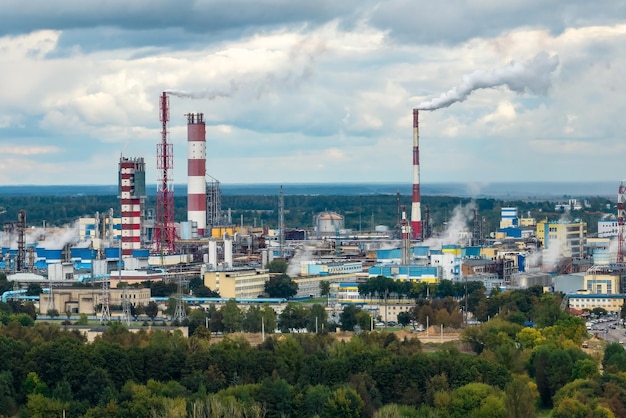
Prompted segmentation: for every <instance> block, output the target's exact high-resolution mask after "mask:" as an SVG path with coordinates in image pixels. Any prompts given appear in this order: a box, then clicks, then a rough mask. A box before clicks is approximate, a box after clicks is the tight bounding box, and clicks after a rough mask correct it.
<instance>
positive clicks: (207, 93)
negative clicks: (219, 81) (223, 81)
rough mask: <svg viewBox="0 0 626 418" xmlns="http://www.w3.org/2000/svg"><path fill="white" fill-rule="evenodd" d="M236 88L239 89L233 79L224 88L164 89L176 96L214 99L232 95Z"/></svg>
mask: <svg viewBox="0 0 626 418" xmlns="http://www.w3.org/2000/svg"><path fill="white" fill-rule="evenodd" d="M237 90H239V86H238V84H237V83H235V82H234V81H231V82H230V87H229V88H228V89H226V90H206V89H204V90H198V91H187V90H177V89H169V90H165V93H167V94H170V95H172V96H176V97H183V98H186V99H207V100H215V99H221V98H228V97H232V96H233V95H234V94H235V93H236V92H237Z"/></svg>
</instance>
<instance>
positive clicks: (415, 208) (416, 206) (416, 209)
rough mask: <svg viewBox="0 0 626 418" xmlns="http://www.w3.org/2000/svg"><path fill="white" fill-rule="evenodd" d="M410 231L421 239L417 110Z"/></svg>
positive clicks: (414, 115)
mask: <svg viewBox="0 0 626 418" xmlns="http://www.w3.org/2000/svg"><path fill="white" fill-rule="evenodd" d="M411 203H412V204H411V230H412V232H413V239H422V209H421V207H420V151H419V110H417V109H413V196H412V199H411Z"/></svg>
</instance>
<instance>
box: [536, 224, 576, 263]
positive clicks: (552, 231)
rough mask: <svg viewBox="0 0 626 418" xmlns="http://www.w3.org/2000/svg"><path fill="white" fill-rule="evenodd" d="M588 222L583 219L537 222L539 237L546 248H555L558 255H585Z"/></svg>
mask: <svg viewBox="0 0 626 418" xmlns="http://www.w3.org/2000/svg"><path fill="white" fill-rule="evenodd" d="M586 238H587V224H586V223H585V222H581V221H565V220H558V221H549V220H547V219H543V220H540V221H538V222H537V239H538V240H539V242H541V246H542V247H543V248H544V249H545V250H551V249H552V250H553V253H554V254H555V256H556V257H558V258H560V257H580V258H582V257H583V256H584V255H585V241H586Z"/></svg>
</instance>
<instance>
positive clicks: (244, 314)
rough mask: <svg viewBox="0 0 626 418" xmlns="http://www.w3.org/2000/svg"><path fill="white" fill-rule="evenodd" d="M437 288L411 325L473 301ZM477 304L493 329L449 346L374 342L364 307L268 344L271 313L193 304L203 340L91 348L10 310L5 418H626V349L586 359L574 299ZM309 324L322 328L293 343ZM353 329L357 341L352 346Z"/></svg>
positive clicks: (5, 336)
mask: <svg viewBox="0 0 626 418" xmlns="http://www.w3.org/2000/svg"><path fill="white" fill-rule="evenodd" d="M381 286H383V287H384V286H391V283H389V282H388V281H385V280H382V279H380V278H378V279H371V282H370V283H369V289H370V292H372V294H373V295H374V296H373V297H376V296H375V295H377V294H379V292H380V288H381ZM377 289H378V290H377ZM433 290H434V293H433V294H432V295H433V298H432V299H430V298H428V299H427V298H424V297H423V296H420V295H421V292H419V291H417V290H416V291H414V292H413V297H414V298H415V306H414V308H413V309H412V310H411V311H410V312H409V313H408V317H407V318H406V320H407V323H409V320H417V321H424V319H425V317H429V318H430V323H431V324H436V325H438V324H444V323H445V324H446V325H445V326H446V327H449V326H459V322H460V319H461V318H462V317H460V316H459V312H460V308H461V306H463V304H464V302H463V301H462V300H459V299H458V298H454V297H452V296H450V293H452V294H455V293H460V291H459V289H455V288H454V286H452V287H451V286H450V284H449V283H444V284H443V286H442V288H441V289H438V288H437V289H433ZM468 294H471V295H472V297H473V299H474V300H473V302H472V304H471V305H469V306H470V309H471V310H472V311H473V312H475V313H476V315H484V316H486V317H488V319H489V320H487V318H486V319H485V320H484V322H482V323H481V324H480V325H474V326H467V327H465V328H463V330H462V332H461V334H460V336H459V340H458V341H457V342H450V343H443V344H432V343H422V342H421V341H420V339H418V338H408V337H406V334H398V333H396V332H385V331H381V332H379V331H360V332H359V331H358V330H359V328H360V329H361V330H368V329H369V328H368V326H367V325H368V324H369V323H370V318H369V314H368V313H367V312H364V311H361V309H360V308H359V307H357V306H354V305H348V306H345V307H344V308H343V311H342V313H341V317H340V321H339V329H338V330H337V332H335V330H334V328H333V327H332V326H330V324H329V318H327V316H326V311H325V309H324V308H323V306H321V305H319V304H312V305H305V304H290V305H289V306H288V307H287V308H286V309H285V310H284V311H283V312H282V313H281V314H280V315H279V316H278V317H275V316H274V317H273V318H274V320H275V321H276V322H275V324H276V326H277V327H278V328H279V329H281V331H282V332H281V333H279V334H272V333H269V332H268V333H267V334H266V335H265V339H264V340H263V341H261V340H260V339H259V341H260V342H259V344H255V345H253V344H251V343H250V342H249V340H248V339H246V338H244V334H242V333H241V332H240V331H242V330H247V331H250V332H258V331H259V330H260V328H259V326H260V323H261V321H262V319H261V318H265V321H267V322H265V324H266V325H267V328H266V329H267V330H272V329H273V328H274V326H273V324H270V322H271V320H272V316H271V315H270V314H269V311H268V307H258V308H254V309H247V310H244V309H240V308H239V307H238V306H237V304H236V303H235V302H234V301H231V302H229V303H227V304H226V305H224V306H222V307H221V308H219V309H217V308H215V307H211V308H210V309H207V310H202V309H199V308H193V307H187V309H188V319H186V320H185V321H186V323H185V325H187V326H189V329H190V336H189V337H185V336H183V334H182V333H180V332H179V331H174V332H169V331H166V330H163V329H161V328H160V327H151V326H149V325H148V326H146V324H144V326H141V327H140V328H139V329H137V328H135V329H134V330H133V332H131V330H130V329H129V328H127V327H126V326H125V325H124V324H122V323H118V322H112V323H110V324H109V326H108V327H107V328H106V329H105V330H104V332H103V333H102V334H101V335H100V336H98V337H96V339H95V341H93V342H91V343H88V342H86V340H85V337H84V336H83V335H82V334H81V333H80V332H79V331H78V330H77V329H75V328H74V327H73V326H72V324H71V322H70V321H62V322H61V321H54V323H53V322H52V321H46V320H45V318H40V319H36V316H35V315H34V310H33V309H30V308H29V306H28V303H26V304H20V303H18V302H15V301H12V302H10V303H0V350H1V351H2V353H3V361H2V362H1V363H0V412H1V413H2V414H3V415H4V416H20V417H61V416H69V417H146V418H148V417H149V418H154V417H186V416H189V417H290V416H294V417H365V418H369V417H377V418H383V417H432V418H435V417H438V418H445V417H451V418H456V417H468V416H469V417H524V418H528V417H533V416H545V417H548V416H550V417H556V418H561V417H563V418H564V417H568V418H570V417H623V416H626V406H625V405H626V350H624V348H623V347H622V346H621V345H620V344H604V343H603V342H601V341H597V340H596V341H595V343H594V344H595V345H597V347H595V348H594V349H592V350H590V349H583V348H581V347H582V346H583V342H586V341H587V340H588V338H589V335H587V330H586V327H585V322H584V320H582V319H580V318H579V317H575V316H572V315H570V314H568V313H567V312H565V311H563V310H561V308H560V304H561V298H560V295H558V294H557V295H552V294H543V293H542V292H541V289H540V288H529V289H526V290H512V291H507V292H501V293H496V294H493V295H491V297H489V298H487V297H486V296H485V295H484V288H480V287H478V286H473V288H472V289H471V292H470V291H468ZM269 310H270V311H271V309H269ZM624 314H626V312H622V316H623V315H624ZM455 318H456V319H455ZM455 322H456V323H455ZM207 324H209V329H207V328H206V325H207ZM314 324H315V326H314ZM322 324H324V325H322ZM357 325H359V327H357ZM300 327H304V328H307V329H308V330H309V331H310V332H308V333H294V334H292V333H288V331H289V329H290V328H291V329H293V328H300ZM315 330H317V333H316V332H315ZM342 330H345V331H348V330H353V331H355V332H353V333H352V334H341V335H345V336H346V337H347V339H339V338H337V335H339V334H338V332H341V331H342ZM217 335H219V338H218V337H217ZM350 335H351V337H350ZM399 335H405V337H400V336H399ZM417 335H418V336H419V334H417Z"/></svg>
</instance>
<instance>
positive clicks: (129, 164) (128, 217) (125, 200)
mask: <svg viewBox="0 0 626 418" xmlns="http://www.w3.org/2000/svg"><path fill="white" fill-rule="evenodd" d="M119 198H120V204H121V218H122V237H121V239H122V258H126V257H132V254H133V250H138V249H140V248H142V247H143V245H144V244H145V238H144V237H143V236H142V233H143V232H144V225H143V221H144V203H145V199H146V164H145V162H144V159H143V158H141V157H140V158H127V157H120V164H119Z"/></svg>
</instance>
